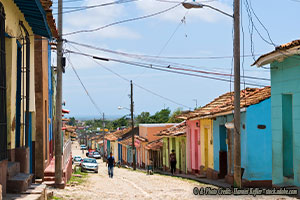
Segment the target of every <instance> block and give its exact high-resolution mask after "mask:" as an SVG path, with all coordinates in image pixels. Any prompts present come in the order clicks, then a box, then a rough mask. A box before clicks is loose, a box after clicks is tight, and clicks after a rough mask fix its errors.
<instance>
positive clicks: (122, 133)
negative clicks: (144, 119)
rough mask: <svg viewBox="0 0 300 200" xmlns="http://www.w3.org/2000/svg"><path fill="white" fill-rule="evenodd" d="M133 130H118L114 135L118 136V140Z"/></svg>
mask: <svg viewBox="0 0 300 200" xmlns="http://www.w3.org/2000/svg"><path fill="white" fill-rule="evenodd" d="M130 131H131V128H126V129H122V130H117V131H115V132H113V133H112V134H113V135H114V136H116V137H117V138H121V137H122V136H123V135H125V134H126V133H128V132H130Z"/></svg>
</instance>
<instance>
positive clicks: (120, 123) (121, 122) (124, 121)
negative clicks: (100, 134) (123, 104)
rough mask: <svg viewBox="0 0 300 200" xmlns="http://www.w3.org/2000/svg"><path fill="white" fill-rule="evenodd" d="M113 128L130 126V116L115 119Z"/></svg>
mask: <svg viewBox="0 0 300 200" xmlns="http://www.w3.org/2000/svg"><path fill="white" fill-rule="evenodd" d="M112 124H113V129H116V128H119V127H124V126H125V127H127V126H128V124H129V123H128V118H127V117H126V115H125V116H123V117H121V118H119V119H117V120H115V121H113V123H112Z"/></svg>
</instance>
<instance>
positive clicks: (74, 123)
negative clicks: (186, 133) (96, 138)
mask: <svg viewBox="0 0 300 200" xmlns="http://www.w3.org/2000/svg"><path fill="white" fill-rule="evenodd" d="M68 124H69V125H70V126H75V125H76V119H75V117H70V121H69V122H68Z"/></svg>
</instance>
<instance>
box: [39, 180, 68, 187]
mask: <svg viewBox="0 0 300 200" xmlns="http://www.w3.org/2000/svg"><path fill="white" fill-rule="evenodd" d="M43 183H44V184H46V185H47V186H49V187H55V186H56V184H55V181H44V182H43ZM65 186H66V184H65V181H64V180H63V182H62V183H61V184H59V185H58V188H60V189H64V188H65Z"/></svg>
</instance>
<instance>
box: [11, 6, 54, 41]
mask: <svg viewBox="0 0 300 200" xmlns="http://www.w3.org/2000/svg"><path fill="white" fill-rule="evenodd" d="M14 2H15V3H16V4H17V6H18V7H19V8H20V10H21V12H22V13H23V14H24V16H25V19H26V21H27V22H28V24H29V25H30V27H31V28H32V31H33V33H34V34H36V35H40V36H44V37H47V38H51V37H52V33H51V30H50V28H49V26H48V22H47V16H46V12H45V10H44V8H43V7H42V5H41V2H40V0H26V1H24V0H14Z"/></svg>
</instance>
